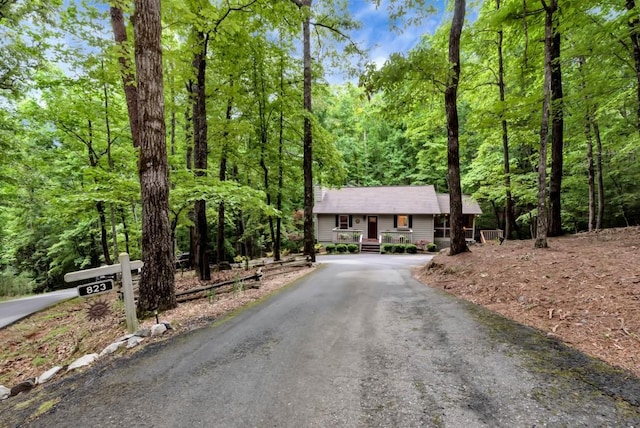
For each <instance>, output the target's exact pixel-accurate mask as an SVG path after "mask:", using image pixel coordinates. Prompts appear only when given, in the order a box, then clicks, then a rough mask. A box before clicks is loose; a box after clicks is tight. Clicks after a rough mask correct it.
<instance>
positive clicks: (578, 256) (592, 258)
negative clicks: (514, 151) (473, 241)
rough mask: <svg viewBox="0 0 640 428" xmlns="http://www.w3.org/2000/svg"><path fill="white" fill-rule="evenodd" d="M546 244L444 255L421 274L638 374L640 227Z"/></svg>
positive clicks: (476, 248)
mask: <svg viewBox="0 0 640 428" xmlns="http://www.w3.org/2000/svg"><path fill="white" fill-rule="evenodd" d="M548 241H549V248H547V249H534V246H533V241H530V240H529V241H505V242H504V244H503V245H498V244H497V243H495V244H484V245H477V246H473V247H472V248H471V252H469V253H466V254H461V255H457V256H454V257H449V256H446V255H442V254H441V255H438V256H436V257H435V258H434V259H433V261H432V262H431V263H430V264H429V265H428V266H427V267H425V268H423V269H421V271H420V272H419V273H418V276H419V278H420V279H421V280H422V281H423V282H425V283H427V284H429V285H432V286H436V287H439V288H442V289H444V290H446V291H448V292H449V293H452V294H455V295H457V296H459V297H462V298H464V299H466V300H469V301H470V302H473V303H475V304H478V305H482V306H485V307H487V308H489V309H490V310H492V311H495V312H498V313H500V314H502V315H504V316H506V317H509V318H511V319H514V320H516V321H518V322H520V323H523V324H526V325H529V326H532V327H535V328H537V329H540V330H542V331H544V332H546V333H547V334H548V335H550V336H555V337H557V338H559V339H561V340H563V341H564V342H566V343H568V344H570V345H571V346H573V347H575V348H577V349H579V350H581V351H583V352H585V353H587V354H589V355H592V356H595V357H597V358H600V359H602V360H604V361H606V362H608V363H610V364H613V365H615V366H619V367H622V368H624V369H627V370H629V371H631V372H633V373H634V374H635V375H637V376H640V227H629V228H621V229H607V230H602V231H600V232H593V233H581V234H577V235H572V236H566V237H560V238H550V239H549V240H548Z"/></svg>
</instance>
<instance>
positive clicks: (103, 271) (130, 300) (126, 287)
mask: <svg viewBox="0 0 640 428" xmlns="http://www.w3.org/2000/svg"><path fill="white" fill-rule="evenodd" d="M142 266H143V263H142V262H141V261H140V260H136V261H133V262H132V261H130V260H129V254H127V253H122V254H120V264H113V265H108V266H101V267H97V268H92V269H86V270H81V271H77V272H69V273H67V274H65V276H64V280H65V281H66V282H74V281H80V280H82V279H91V278H98V277H99V276H102V275H111V274H114V273H121V274H122V291H123V294H124V304H125V316H126V318H127V330H128V331H129V333H133V332H135V331H136V330H137V329H138V318H137V317H136V304H135V300H134V297H133V280H132V279H131V269H140V268H142ZM81 287H82V286H81Z"/></svg>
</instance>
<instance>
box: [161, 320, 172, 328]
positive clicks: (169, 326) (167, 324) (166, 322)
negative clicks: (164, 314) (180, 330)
mask: <svg viewBox="0 0 640 428" xmlns="http://www.w3.org/2000/svg"><path fill="white" fill-rule="evenodd" d="M161 324H164V326H165V327H167V330H173V329H174V328H173V326H172V325H171V323H170V322H169V321H161Z"/></svg>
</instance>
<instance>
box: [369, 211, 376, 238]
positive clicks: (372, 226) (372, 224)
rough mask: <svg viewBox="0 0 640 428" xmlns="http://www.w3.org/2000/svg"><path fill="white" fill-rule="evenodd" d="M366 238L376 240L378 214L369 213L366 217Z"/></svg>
mask: <svg viewBox="0 0 640 428" xmlns="http://www.w3.org/2000/svg"><path fill="white" fill-rule="evenodd" d="M367 226H368V227H367V232H368V234H367V238H369V239H375V240H378V216H375V215H370V216H368V217H367Z"/></svg>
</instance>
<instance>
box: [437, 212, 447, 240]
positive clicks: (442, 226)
mask: <svg viewBox="0 0 640 428" xmlns="http://www.w3.org/2000/svg"><path fill="white" fill-rule="evenodd" d="M433 227H434V228H433V236H434V237H435V238H448V237H449V234H450V230H449V222H448V218H447V217H446V216H443V215H437V216H435V218H434V219H433Z"/></svg>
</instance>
